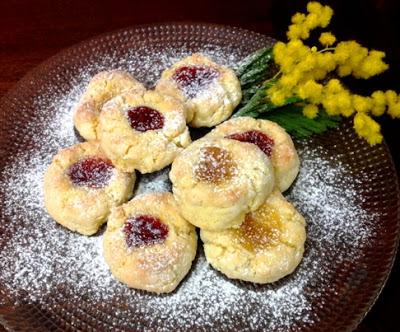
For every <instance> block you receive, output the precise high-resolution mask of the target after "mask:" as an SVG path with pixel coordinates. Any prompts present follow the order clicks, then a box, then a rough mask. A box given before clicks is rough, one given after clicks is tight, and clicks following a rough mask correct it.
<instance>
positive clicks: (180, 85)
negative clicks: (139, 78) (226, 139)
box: [156, 53, 242, 127]
mask: <svg viewBox="0 0 400 332" xmlns="http://www.w3.org/2000/svg"><path fill="white" fill-rule="evenodd" d="M156 90H157V91H159V92H160V93H163V94H167V95H170V96H173V97H175V98H177V99H179V100H181V101H182V102H183V103H184V105H185V107H186V109H187V122H188V123H189V125H190V126H192V127H212V126H215V125H217V124H218V123H221V122H222V121H224V120H226V119H227V118H229V116H231V114H232V112H233V110H234V108H235V107H236V106H237V105H238V104H239V102H240V100H241V98H242V92H241V88H240V82H239V80H238V78H237V77H236V75H235V73H234V71H233V70H232V69H230V68H227V67H224V66H221V65H219V64H217V63H215V62H213V61H212V60H211V59H210V58H208V57H206V56H204V55H202V54H200V53H195V54H193V55H191V56H188V57H186V58H184V59H182V60H180V61H178V62H177V63H175V64H174V65H172V66H171V67H170V68H168V69H166V70H164V72H163V73H162V75H161V78H160V80H159V81H158V82H157V86H156Z"/></svg>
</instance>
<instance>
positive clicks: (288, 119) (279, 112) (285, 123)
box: [258, 104, 342, 138]
mask: <svg viewBox="0 0 400 332" xmlns="http://www.w3.org/2000/svg"><path fill="white" fill-rule="evenodd" d="M258 118H261V119H267V120H270V121H274V122H276V123H278V124H279V125H280V126H282V127H283V128H285V129H286V131H287V132H288V133H290V134H291V135H293V136H295V137H296V138H306V137H309V136H311V135H313V134H320V133H323V132H324V131H326V130H328V129H329V128H335V127H337V126H338V125H339V123H340V121H341V120H342V119H341V117H338V116H334V117H331V116H329V115H328V114H327V113H326V112H325V110H320V111H319V113H318V116H317V117H316V118H314V119H310V118H307V117H306V116H304V115H303V107H302V106H299V105H293V104H289V105H286V106H283V107H280V108H276V109H275V110H273V111H272V112H267V113H262V114H259V116H258Z"/></svg>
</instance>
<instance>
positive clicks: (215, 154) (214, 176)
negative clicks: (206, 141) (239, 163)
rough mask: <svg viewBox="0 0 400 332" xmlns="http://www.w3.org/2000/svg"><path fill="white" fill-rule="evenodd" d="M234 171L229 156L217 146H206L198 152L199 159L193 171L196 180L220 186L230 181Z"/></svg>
mask: <svg viewBox="0 0 400 332" xmlns="http://www.w3.org/2000/svg"><path fill="white" fill-rule="evenodd" d="M235 171H236V163H235V162H234V161H233V160H232V157H231V154H230V153H229V152H228V151H226V150H224V149H221V148H219V147H217V146H207V147H203V148H201V150H200V158H199V162H198V164H197V167H196V169H195V175H196V178H197V180H199V181H203V182H208V183H214V184H220V183H222V182H225V181H228V180H230V179H231V178H232V177H233V176H234V175H235Z"/></svg>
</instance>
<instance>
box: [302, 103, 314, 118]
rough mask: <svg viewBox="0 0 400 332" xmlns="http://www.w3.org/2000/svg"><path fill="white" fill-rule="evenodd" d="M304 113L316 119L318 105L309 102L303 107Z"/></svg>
mask: <svg viewBox="0 0 400 332" xmlns="http://www.w3.org/2000/svg"><path fill="white" fill-rule="evenodd" d="M303 114H304V115H305V116H306V117H307V118H310V119H314V118H315V117H316V116H317V115H318V106H317V105H313V104H307V105H305V106H304V107H303Z"/></svg>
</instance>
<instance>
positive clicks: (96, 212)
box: [44, 141, 135, 235]
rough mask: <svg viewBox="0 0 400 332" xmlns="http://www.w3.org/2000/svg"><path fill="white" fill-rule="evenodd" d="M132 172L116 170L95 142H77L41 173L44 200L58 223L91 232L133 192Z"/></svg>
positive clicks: (83, 232)
mask: <svg viewBox="0 0 400 332" xmlns="http://www.w3.org/2000/svg"><path fill="white" fill-rule="evenodd" d="M134 183H135V174H128V173H124V172H121V171H119V170H118V169H116V168H115V167H114V165H113V164H112V163H111V161H110V160H109V159H108V158H107V157H106V155H105V154H104V152H103V151H102V150H101V148H100V144H99V142H98V141H90V142H85V143H81V144H76V145H74V146H71V147H69V148H66V149H63V150H61V151H60V152H58V153H57V155H56V156H55V157H54V158H53V161H52V163H51V164H50V166H49V168H48V169H47V171H46V173H45V176H44V202H45V206H46V209H47V211H48V212H49V214H50V216H51V217H53V218H54V220H55V221H57V222H58V223H59V224H61V225H63V226H64V227H66V228H68V229H70V230H71V231H74V232H78V233H81V234H84V235H92V234H94V233H96V232H97V230H98V229H99V228H100V226H101V225H102V224H103V223H104V222H105V221H106V219H107V217H108V215H109V213H110V209H111V208H112V207H115V206H118V205H120V204H122V203H124V202H126V201H127V200H128V199H129V198H130V197H131V195H132V191H133V186H134Z"/></svg>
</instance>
